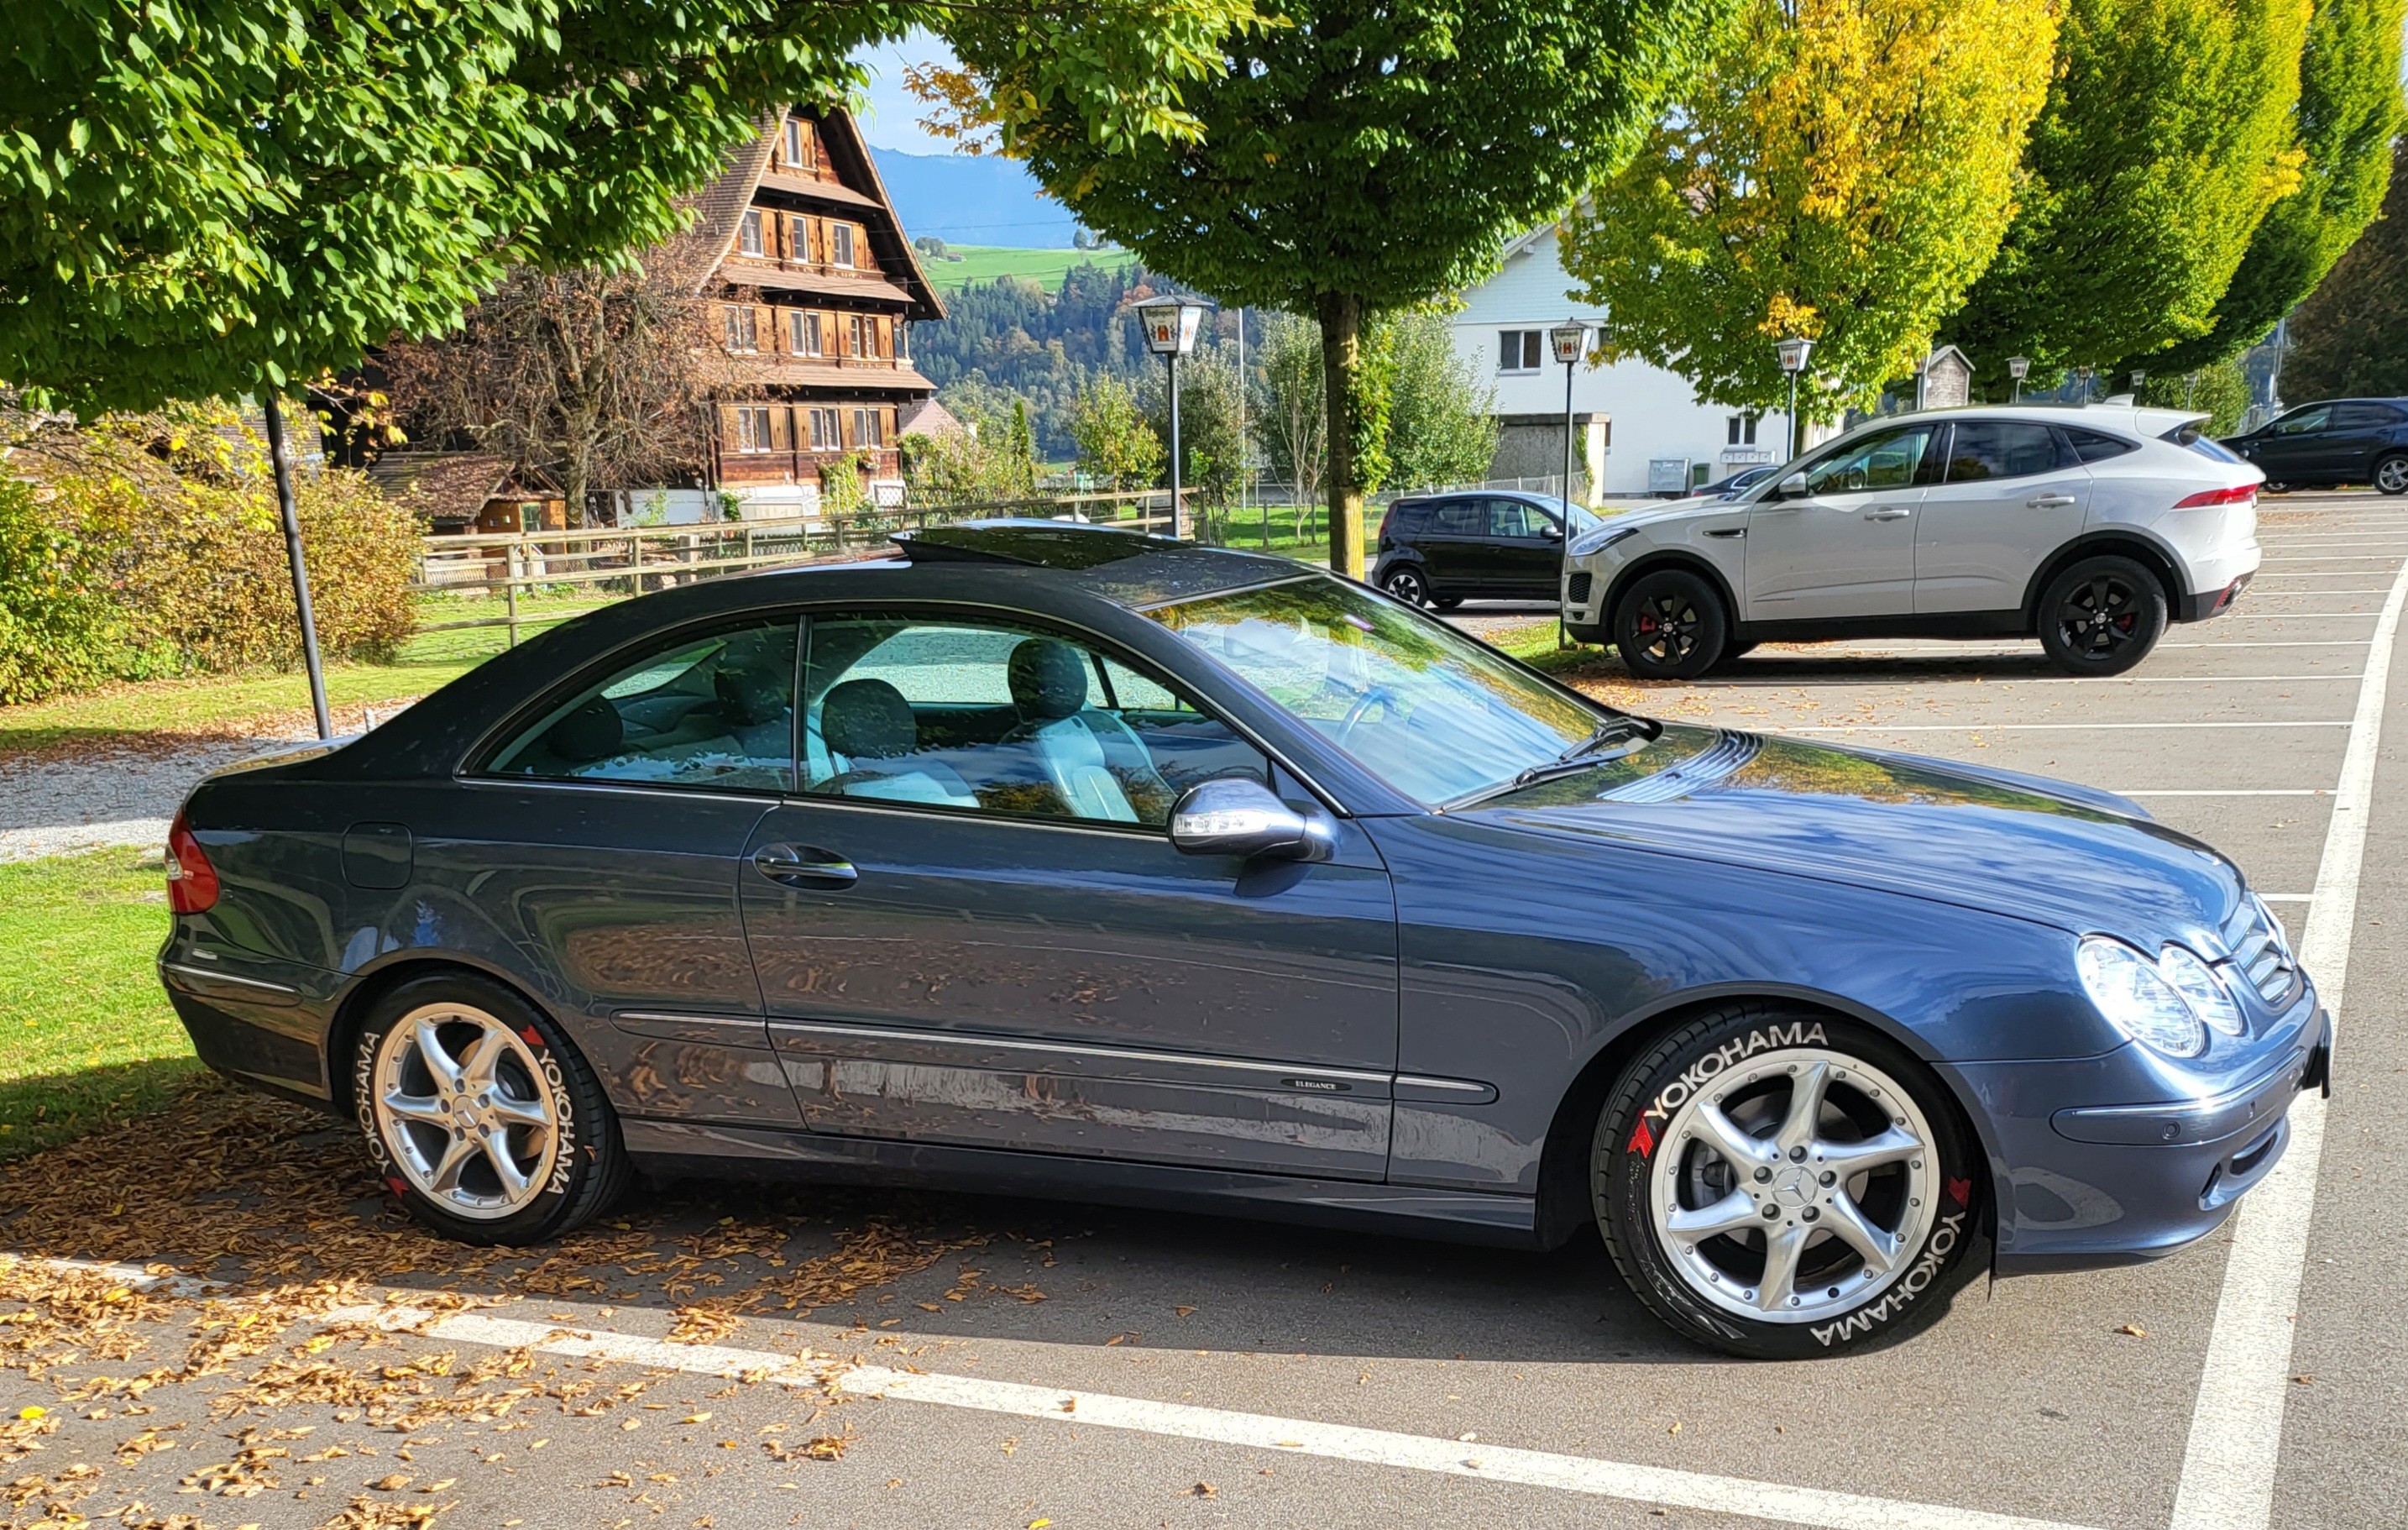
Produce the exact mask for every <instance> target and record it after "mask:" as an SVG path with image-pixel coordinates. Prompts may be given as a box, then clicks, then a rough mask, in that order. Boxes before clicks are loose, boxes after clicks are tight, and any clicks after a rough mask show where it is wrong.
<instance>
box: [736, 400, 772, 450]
mask: <svg viewBox="0 0 2408 1530" xmlns="http://www.w3.org/2000/svg"><path fill="white" fill-rule="evenodd" d="M770 449H771V444H770V435H769V411H767V409H756V408H751V407H747V408H743V409H739V410H738V411H736V450H738V452H767V451H768V450H770Z"/></svg>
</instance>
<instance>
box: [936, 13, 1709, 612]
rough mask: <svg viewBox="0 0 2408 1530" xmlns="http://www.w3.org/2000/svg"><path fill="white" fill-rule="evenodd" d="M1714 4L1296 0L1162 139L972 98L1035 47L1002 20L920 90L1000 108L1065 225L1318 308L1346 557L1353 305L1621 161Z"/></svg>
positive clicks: (1247, 290)
mask: <svg viewBox="0 0 2408 1530" xmlns="http://www.w3.org/2000/svg"><path fill="white" fill-rule="evenodd" d="M1726 12H1727V0H1628V3H1627V4H1621V5H1613V6H1596V5H1589V4H1584V3H1581V0H1430V3H1415V4H1410V5H1408V4H1403V3H1400V0H1298V3H1296V4H1290V5H1285V6H1282V7H1279V10H1278V16H1279V20H1278V21H1276V22H1272V23H1270V24H1268V25H1264V26H1257V27H1249V28H1244V29H1235V30H1232V31H1230V32H1228V33H1226V35H1225V36H1224V37H1223V40H1222V50H1223V51H1222V57H1221V67H1220V68H1219V69H1218V70H1216V71H1215V72H1214V73H1212V74H1211V75H1210V76H1209V77H1208V78H1206V79H1201V80H1198V81H1197V82H1195V83H1193V84H1191V85H1186V86H1183V90H1182V94H1181V100H1182V104H1183V107H1184V108H1185V109H1187V110H1189V111H1192V112H1193V113H1194V114H1195V116H1196V118H1197V121H1198V123H1200V124H1201V128H1202V132H1201V136H1200V137H1198V138H1197V139H1196V140H1193V141H1180V142H1177V143H1176V144H1174V143H1173V142H1171V141H1170V140H1168V138H1165V137H1154V138H1151V139H1144V140H1134V141H1132V142H1130V143H1128V144H1125V145H1115V144H1111V143H1106V142H1103V141H1100V140H1099V139H1098V137H1097V135H1095V134H1094V133H1092V132H1090V131H1089V130H1088V128H1087V126H1086V125H1085V124H1084V123H1082V122H1081V121H1080V120H1079V118H1078V117H1077V115H1076V114H1075V113H1073V112H1070V111H1067V110H1060V109H1054V110H1037V111H1032V112H1028V113H1026V114H1025V115H1024V116H1023V117H1022V118H1021V119H1020V120H1019V121H1017V122H998V121H996V120H995V116H994V114H993V113H991V112H990V113H986V114H984V115H982V113H981V110H980V109H979V104H980V103H982V102H986V101H1011V100H1017V99H1020V98H1022V97H1023V96H1024V95H1025V85H1024V80H1025V79H1026V77H1027V75H1028V73H1029V69H1030V64H1031V54H1030V52H1029V51H1028V49H1027V48H1026V46H1025V44H1021V43H1019V42H1018V41H1016V40H1015V39H1014V38H1012V37H1011V36H1010V34H1009V32H1008V31H1007V30H1005V29H1003V28H999V27H998V28H996V29H994V31H992V32H991V33H983V34H981V33H973V34H972V35H968V36H959V35H957V36H955V37H954V38H953V41H954V45H955V49H956V51H957V52H958V53H959V55H960V57H961V58H962V59H963V61H964V63H965V65H966V72H965V73H963V74H961V75H958V76H955V77H952V78H950V79H947V80H944V81H940V82H939V83H940V84H942V85H943V86H944V88H942V89H939V90H937V91H935V92H934V93H933V94H935V95H936V96H937V97H938V99H939V101H940V103H941V104H942V105H943V106H944V107H946V108H950V109H951V110H952V111H953V114H954V121H955V123H957V124H958V125H959V129H960V130H961V131H966V132H968V131H976V130H977V129H978V128H979V127H981V126H993V127H995V128H996V129H997V135H996V136H997V137H998V138H999V140H1000V142H1001V145H1002V147H1003V149H1004V150H1005V152H1009V153H1012V154H1015V155H1017V156H1019V157H1021V158H1023V159H1025V161H1026V162H1027V163H1028V165H1029V166H1030V167H1031V168H1032V169H1033V170H1034V171H1035V173H1036V175H1037V177H1038V179H1039V180H1040V181H1041V182H1043V183H1044V185H1045V186H1046V188H1047V189H1048V190H1049V191H1051V192H1052V193H1053V194H1054V195H1056V196H1058V197H1059V198H1061V200H1062V201H1063V202H1064V204H1065V205H1067V206H1068V207H1069V208H1070V209H1071V210H1072V211H1073V212H1075V213H1076V214H1077V215H1078V217H1079V220H1080V222H1081V223H1082V224H1084V225H1085V226H1087V227H1089V228H1091V229H1094V230H1096V231H1097V233H1100V234H1103V235H1105V236H1107V237H1109V238H1111V239H1113V240H1115V241H1116V242H1118V243H1120V244H1123V245H1126V246H1128V247H1129V248H1131V249H1134V250H1136V251H1137V252H1138V253H1140V255H1141V256H1142V257H1143V258H1144V260H1145V263H1146V265H1147V267H1149V268H1151V269H1154V270H1158V271H1161V272H1162V273H1164V274H1165V275H1167V276H1168V277H1170V278H1172V279H1173V280H1175V281H1181V282H1183V283H1185V284H1187V285H1189V286H1191V287H1194V288H1195V289H1197V290H1198V291H1202V292H1207V293H1211V294H1212V295H1213V296H1217V297H1218V298H1220V299H1221V300H1222V301H1223V302H1224V303H1228V304H1242V305H1245V306H1247V307H1251V308H1270V309H1278V310H1283V311H1286V312H1291V313H1297V314H1306V315H1311V316H1312V318H1313V319H1314V320H1315V321H1316V322H1317V323H1318V325H1319V326H1320V332H1321V342H1322V353H1323V369H1324V379H1325V385H1326V391H1327V396H1328V410H1329V415H1330V418H1331V420H1332V422H1333V428H1332V429H1331V430H1330V432H1329V442H1330V444H1329V452H1328V457H1329V472H1328V478H1327V494H1328V502H1329V506H1330V520H1331V538H1330V564H1331V566H1332V567H1333V568H1337V569H1340V570H1345V571H1347V572H1350V573H1357V574H1359V573H1360V572H1361V570H1362V567H1363V539H1362V506H1363V493H1364V489H1365V486H1366V485H1367V484H1369V483H1373V482H1376V476H1375V471H1374V469H1376V468H1377V463H1376V461H1369V462H1367V461H1366V455H1367V454H1366V452H1365V450H1364V448H1365V447H1366V445H1367V444H1369V442H1367V440H1366V439H1365V438H1367V437H1369V438H1370V439H1371V440H1379V439H1383V438H1384V434H1385V432H1384V430H1383V429H1382V428H1379V426H1380V421H1379V416H1380V415H1381V414H1382V413H1383V411H1384V409H1385V407H1386V400H1385V398H1384V396H1383V388H1382V385H1381V384H1382V383H1383V378H1382V377H1381V376H1380V373H1381V372H1382V371H1383V369H1384V368H1381V367H1379V366H1377V365H1376V364H1375V365H1373V366H1371V367H1369V368H1367V367H1366V366H1365V365H1364V360H1365V358H1364V354H1363V353H1364V343H1363V342H1364V330H1365V322H1366V320H1367V319H1369V317H1370V316H1371V315H1372V314H1375V313H1379V312H1383V311H1388V310H1398V309H1403V308H1409V307H1412V305H1414V304H1417V303H1421V302H1425V301H1426V300H1428V299H1429V298H1431V297H1433V296H1437V295H1439V294H1441V293H1444V292H1448V291H1452V290H1454V289H1456V288H1459V287H1461V286H1463V285H1465V284H1467V283H1468V282H1469V281H1474V280H1476V279H1478V278H1479V277H1481V276H1482V275H1484V274H1485V273H1486V272H1487V271H1488V270H1490V269H1492V268H1493V267H1494V265H1495V262H1496V260H1497V257H1498V252H1499V250H1500V249H1501V247H1502V244H1503V242H1504V240H1505V238H1508V237H1509V236H1510V235H1511V234H1512V233H1513V232H1514V231H1516V230H1518V229H1521V228H1524V227H1527V226H1528V225H1529V224H1531V223H1532V222H1534V221H1536V220H1538V219H1541V218H1546V217H1552V216H1554V215H1555V214H1556V213H1557V212H1559V211H1560V210H1561V209H1563V208H1565V207H1567V206H1569V205H1570V202H1571V201H1572V199H1573V197H1574V196H1575V195H1578V194H1579V193H1580V191H1581V190H1582V189H1583V188H1584V187H1585V186H1586V185H1587V184H1588V183H1589V181H1591V180H1594V179H1595V178H1596V177H1597V176H1598V175H1599V174H1601V173H1604V172H1606V171H1609V170H1611V169H1613V167H1614V166H1617V165H1618V164H1619V163H1620V162H1621V161H1622V160H1623V159H1624V158H1625V157H1627V155H1628V153H1629V152H1630V151H1631V150H1632V149H1634V148H1635V147H1636V146H1637V144H1638V140H1639V137H1640V135H1641V134H1642V133H1643V132H1644V131H1645V130H1646V128H1647V126H1648V124H1650V123H1653V122H1654V121H1655V120H1656V116H1657V114H1658V112H1659V111H1660V110H1661V109H1662V108H1663V106H1664V104H1665V100H1666V95H1667V92H1668V90H1669V89H1670V88H1671V87H1673V86H1676V85H1678V84H1679V83H1680V82H1681V81H1682V79H1684V77H1685V75H1686V73H1687V71H1688V69H1689V68H1690V66H1691V65H1692V62H1693V61H1694V60H1695V58H1696V57H1697V56H1698V55H1699V52H1700V51H1702V49H1703V47H1704V46H1705V43H1706V40H1707V38H1708V36H1710V34H1711V33H1712V32H1713V29H1714V28H1715V26H1716V25H1717V24H1718V23H1719V22H1721V20H1722V19H1723V17H1724V15H1725V14H1726ZM1066 104H1067V103H1066ZM965 118H967V119H969V121H964V119H965ZM1124 150H1125V152H1123V151H1124ZM1377 359H1378V358H1376V357H1374V358H1373V360H1374V362H1375V363H1376V362H1377Z"/></svg>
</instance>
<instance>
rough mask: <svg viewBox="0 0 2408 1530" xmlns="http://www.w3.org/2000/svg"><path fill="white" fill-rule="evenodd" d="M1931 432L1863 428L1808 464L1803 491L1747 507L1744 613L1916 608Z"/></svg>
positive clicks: (1772, 616) (1819, 616) (1822, 614)
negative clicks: (1920, 514) (1917, 519)
mask: <svg viewBox="0 0 2408 1530" xmlns="http://www.w3.org/2000/svg"><path fill="white" fill-rule="evenodd" d="M1932 431H1933V427H1932V426H1929V425H1913V426H1899V427H1898V428H1896V429H1892V430H1884V431H1880V432H1878V433H1876V434H1874V435H1871V436H1868V437H1866V438H1865V439H1864V440H1861V441H1859V442H1857V443H1856V444H1855V445H1854V446H1851V447H1849V448H1847V449H1846V450H1844V451H1842V452H1841V453H1839V454H1838V455H1834V456H1831V457H1828V458H1826V459H1824V460H1823V461H1821V462H1818V463H1815V464H1813V465H1812V466H1810V467H1808V468H1806V469H1803V470H1802V472H1803V477H1804V480H1805V483H1804V487H1805V489H1806V492H1805V493H1804V494H1803V495H1802V496H1799V497H1798V498H1774V497H1768V498H1763V499H1759V500H1757V501H1756V503H1755V504H1754V505H1752V506H1750V507H1749V509H1748V516H1747V598H1746V605H1747V611H1746V619H1747V620H1748V621H1751V622H1782V621H1813V620H1826V619H1831V618H1839V617H1851V616H1903V615H1906V614H1908V613H1911V612H1912V611H1913V610H1914V513H1915V511H1916V510H1917V509H1918V508H1919V507H1920V506H1921V505H1922V503H1923V492H1924V491H1923V483H1924V477H1925V471H1926V468H1927V458H1928V455H1929V452H1930V446H1931V437H1932ZM1784 482H1786V479H1785V480H1784Z"/></svg>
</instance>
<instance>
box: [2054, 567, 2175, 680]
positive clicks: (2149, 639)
mask: <svg viewBox="0 0 2408 1530" xmlns="http://www.w3.org/2000/svg"><path fill="white" fill-rule="evenodd" d="M2165 630H2166V591H2165V586H2164V585H2160V584H2158V583H2157V575H2155V574H2153V573H2151V572H2150V571H2149V570H2146V569H2144V568H2143V567H2141V565H2139V564H2138V563H2135V562H2133V561H2132V560H2131V559H2130V558H2128V557H2116V556H2100V557H2086V558H2084V559H2082V560H2081V561H2080V562H2078V563H2076V564H2074V565H2073V566H2072V567H2071V568H2069V569H2067V570H2065V571H2064V572H2062V573H2060V574H2058V575H2057V577H2056V578H2055V579H2052V580H2050V581H2049V585H2048V588H2047V590H2045V591H2044V592H2042V595H2041V598H2040V642H2041V646H2042V648H2044V649H2046V650H2047V651H2048V657H2050V658H2052V659H2054V660H2056V661H2057V668H2058V669H2060V670H2063V671H2066V672H2067V673H2068V674H2080V675H2108V674H2121V673H2123V672H2124V671H2126V670H2128V669H2130V668H2131V667H2132V666H2133V665H2135V664H2138V663H2140V662H2141V660H2143V658H2146V657H2148V656H2149V650H2150V649H2152V648H2155V647H2156V646H2157V639H2159V638H2160V637H2162V636H2164V635H2165Z"/></svg>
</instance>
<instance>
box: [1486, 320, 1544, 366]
mask: <svg viewBox="0 0 2408 1530" xmlns="http://www.w3.org/2000/svg"><path fill="white" fill-rule="evenodd" d="M1545 338H1546V332H1545V331H1544V330H1539V329H1500V330H1498V332H1497V369H1498V371H1500V372H1535V371H1537V370H1538V369H1539V356H1540V354H1541V351H1540V347H1541V343H1542V342H1543V341H1544V339H1545Z"/></svg>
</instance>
